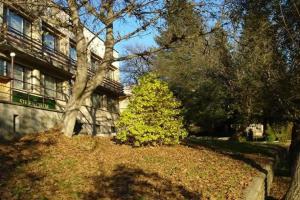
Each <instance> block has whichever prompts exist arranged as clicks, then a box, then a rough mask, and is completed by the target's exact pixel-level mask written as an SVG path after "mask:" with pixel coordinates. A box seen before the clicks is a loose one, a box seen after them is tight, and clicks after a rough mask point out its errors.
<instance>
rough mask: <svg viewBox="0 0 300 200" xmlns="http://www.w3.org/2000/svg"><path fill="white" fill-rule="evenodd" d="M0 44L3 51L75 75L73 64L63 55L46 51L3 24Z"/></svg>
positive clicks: (41, 46) (34, 40)
mask: <svg viewBox="0 0 300 200" xmlns="http://www.w3.org/2000/svg"><path fill="white" fill-rule="evenodd" d="M0 43H1V47H4V48H3V49H8V50H11V49H13V50H14V51H19V52H22V53H24V54H26V55H29V56H31V57H32V58H33V59H38V60H39V61H42V62H44V63H46V64H48V65H51V66H54V67H55V68H58V69H62V70H63V71H67V72H69V73H71V74H73V73H75V63H74V62H72V61H71V59H70V58H69V57H68V56H66V55H65V54H64V53H62V52H60V51H57V50H53V49H48V48H46V47H44V46H43V44H42V43H41V42H40V41H38V40H36V39H33V38H32V37H29V36H27V35H25V34H23V33H21V32H19V31H17V30H15V29H13V28H11V27H7V26H6V25H5V24H4V25H3V26H2V27H1V32H0Z"/></svg>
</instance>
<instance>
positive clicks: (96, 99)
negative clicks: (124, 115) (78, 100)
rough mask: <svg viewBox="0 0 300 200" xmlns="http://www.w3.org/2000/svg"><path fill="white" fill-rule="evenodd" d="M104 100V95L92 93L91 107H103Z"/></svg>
mask: <svg viewBox="0 0 300 200" xmlns="http://www.w3.org/2000/svg"><path fill="white" fill-rule="evenodd" d="M104 100H105V97H104V95H102V94H97V93H94V94H93V96H92V107H93V108H95V109H99V108H103V107H104Z"/></svg>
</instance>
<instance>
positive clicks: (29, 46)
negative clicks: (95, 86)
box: [0, 25, 123, 94]
mask: <svg viewBox="0 0 300 200" xmlns="http://www.w3.org/2000/svg"><path fill="white" fill-rule="evenodd" d="M1 41H7V43H8V44H9V45H12V46H14V47H20V48H22V50H23V51H25V53H29V54H31V55H32V56H34V57H37V58H40V59H42V60H44V61H46V62H48V63H49V62H50V64H52V65H53V66H54V67H59V68H61V69H64V70H66V71H68V72H70V73H72V74H74V73H75V70H76V61H74V60H72V59H71V58H69V57H68V56H66V55H65V54H63V53H62V52H60V51H58V50H55V49H49V48H47V47H45V46H44V45H43V44H42V43H41V42H40V41H38V40H36V39H33V38H32V37H29V36H27V35H26V34H24V33H21V32H19V31H17V30H15V29H13V28H11V27H7V26H6V25H4V26H2V28H1V32H0V42H1ZM54 62H56V63H58V65H57V64H54ZM94 74H95V71H93V70H91V69H89V70H88V75H89V76H90V77H91V76H93V75H94ZM101 86H102V87H104V88H106V89H109V90H111V91H112V92H115V93H118V94H121V93H123V87H122V85H121V83H120V82H118V81H115V80H112V79H110V78H105V79H104V81H103V83H102V85H101Z"/></svg>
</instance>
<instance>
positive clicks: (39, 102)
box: [0, 4, 123, 137]
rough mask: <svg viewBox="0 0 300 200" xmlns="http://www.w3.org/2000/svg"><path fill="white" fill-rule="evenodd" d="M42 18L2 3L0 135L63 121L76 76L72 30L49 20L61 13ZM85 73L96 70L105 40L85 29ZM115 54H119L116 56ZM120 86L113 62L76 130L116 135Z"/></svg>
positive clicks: (116, 66)
mask: <svg viewBox="0 0 300 200" xmlns="http://www.w3.org/2000/svg"><path fill="white" fill-rule="evenodd" d="M47 12H48V16H47V13H46V15H45V16H43V17H41V16H36V15H34V14H32V13H34V12H32V11H26V9H24V8H22V7H19V6H17V5H14V4H0V28H1V32H0V136H4V137H12V136H14V135H16V134H24V133H32V132H41V131H44V130H47V129H49V128H52V127H53V126H55V125H56V124H59V122H60V121H61V119H62V113H63V109H64V106H65V105H66V102H67V101H68V98H69V96H70V95H71V88H72V83H73V82H74V75H75V73H76V59H77V53H76V48H75V45H76V44H75V42H74V35H73V33H72V31H71V30H68V29H66V28H62V27H57V25H55V23H54V21H53V20H54V19H53V17H50V16H54V15H55V16H56V17H59V18H60V19H67V18H68V15H67V14H66V13H64V12H63V11H59V10H51V9H49V10H48V9H47ZM84 35H85V37H86V39H87V41H90V40H92V42H91V43H90V45H89V48H88V60H89V69H88V71H89V75H90V76H92V75H93V74H94V73H95V70H97V67H99V63H100V62H101V59H102V57H103V54H104V50H105V46H104V43H103V41H102V40H101V39H100V38H98V37H95V36H94V34H93V33H92V32H91V31H89V30H88V29H87V28H85V30H84ZM115 56H117V52H115ZM122 95H123V88H122V85H121V84H120V80H119V65H118V63H114V64H113V65H112V66H111V68H110V70H109V72H108V73H107V74H106V77H105V80H104V81H103V84H102V85H101V86H99V87H98V88H97V90H96V91H95V92H94V94H93V96H92V98H91V99H87V100H86V102H85V104H84V106H82V108H81V112H80V116H78V119H77V123H76V128H75V129H76V130H75V131H76V132H85V133H88V134H94V135H108V134H112V133H114V132H116V129H115V121H116V120H117V118H118V116H119V97H120V96H122Z"/></svg>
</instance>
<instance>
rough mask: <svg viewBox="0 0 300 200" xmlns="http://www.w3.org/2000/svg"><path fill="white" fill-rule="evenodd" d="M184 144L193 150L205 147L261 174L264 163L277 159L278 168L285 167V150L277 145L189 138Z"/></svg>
mask: <svg viewBox="0 0 300 200" xmlns="http://www.w3.org/2000/svg"><path fill="white" fill-rule="evenodd" d="M185 144H186V145H188V146H190V147H193V148H201V147H205V148H208V149H211V150H213V151H216V152H218V153H221V154H224V155H227V156H230V157H232V158H234V159H236V160H241V161H244V162H245V163H247V164H249V165H250V166H252V167H254V168H256V169H257V170H259V171H261V172H263V173H266V171H265V170H264V169H263V168H262V165H263V164H264V162H270V161H275V159H276V157H277V159H279V160H278V161H279V163H278V166H285V164H286V161H287V149H286V148H285V147H283V146H280V145H279V144H278V145H277V144H266V143H259V142H236V141H222V140H216V139H207V138H205V139H196V138H189V139H187V140H186V142H185Z"/></svg>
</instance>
